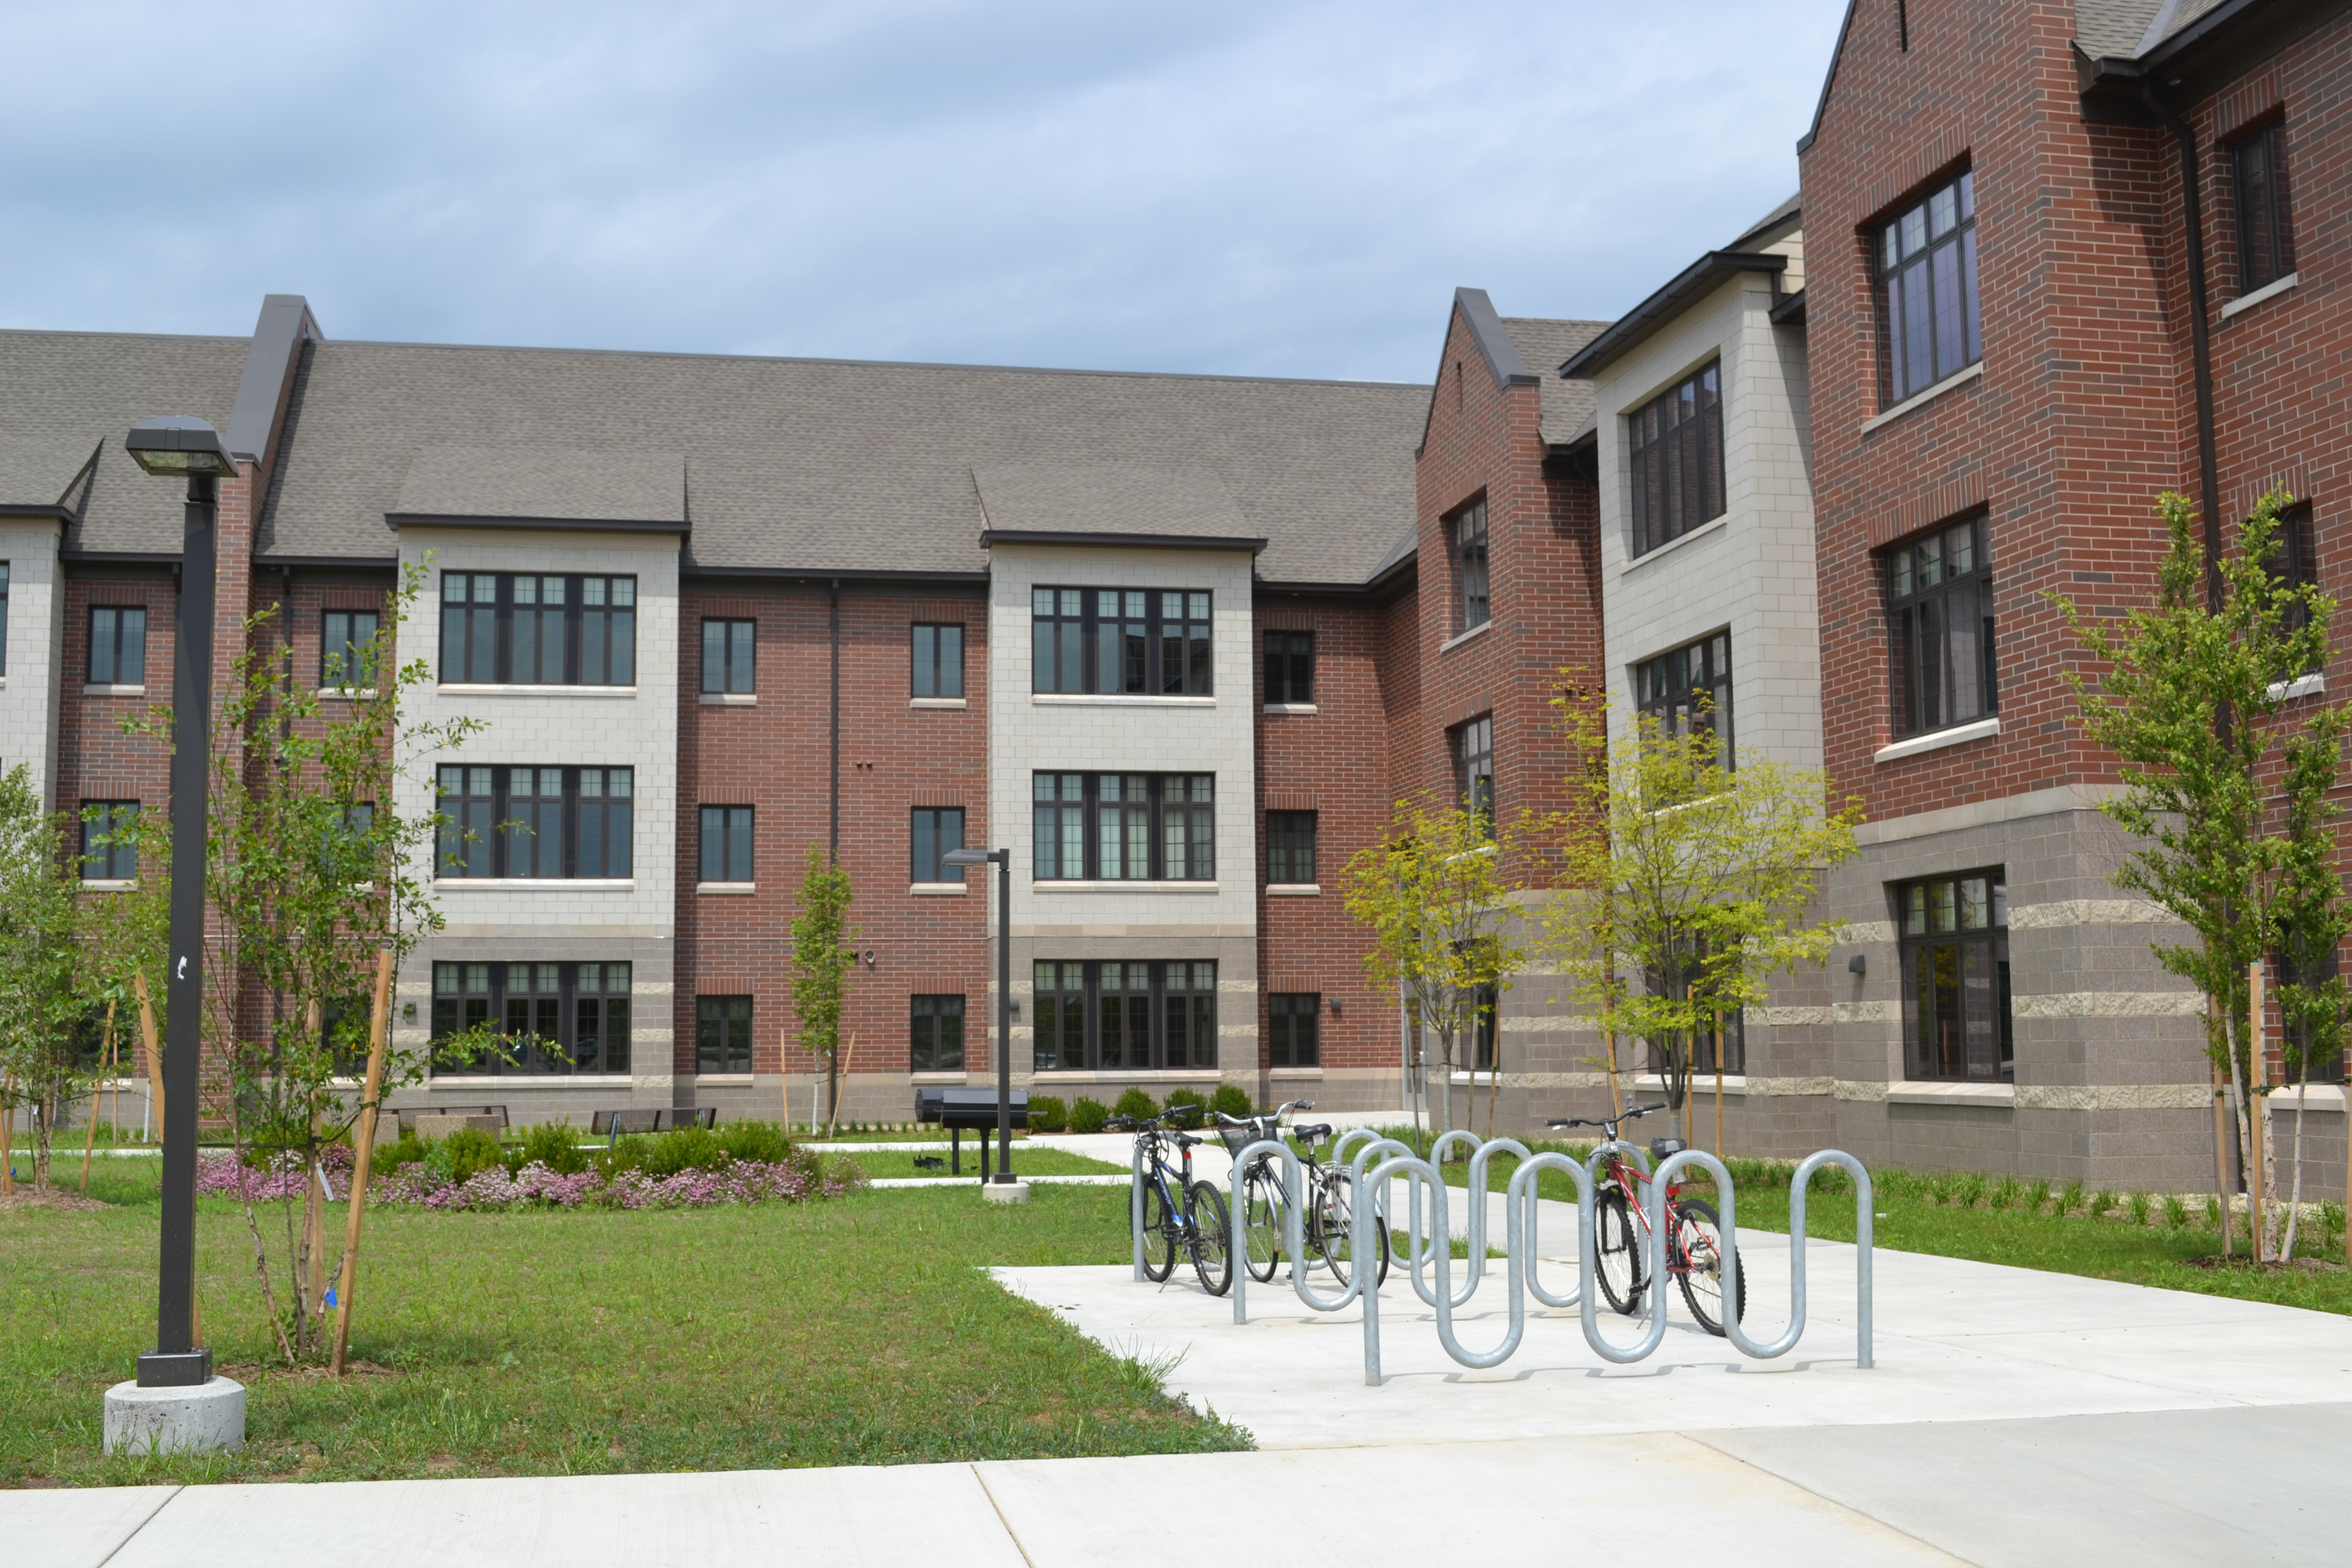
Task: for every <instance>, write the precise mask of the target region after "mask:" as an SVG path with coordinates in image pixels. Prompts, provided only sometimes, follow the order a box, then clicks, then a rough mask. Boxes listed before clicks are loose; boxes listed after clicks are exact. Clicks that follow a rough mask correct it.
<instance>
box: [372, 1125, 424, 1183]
mask: <svg viewBox="0 0 2352 1568" xmlns="http://www.w3.org/2000/svg"><path fill="white" fill-rule="evenodd" d="M424 1159H425V1144H424V1142H422V1141H421V1140H419V1139H418V1138H417V1136H416V1134H415V1132H413V1131H411V1132H404V1133H402V1134H401V1135H400V1136H399V1137H397V1138H395V1139H394V1140H393V1141H392V1142H389V1143H386V1144H383V1145H382V1146H381V1147H379V1148H378V1149H377V1150H376V1152H375V1162H374V1163H375V1169H377V1170H379V1171H382V1172H383V1173H385V1174H386V1175H390V1174H391V1173H393V1172H394V1171H397V1170H399V1169H400V1168H401V1167H402V1166H403V1165H415V1164H421V1163H423V1162H424Z"/></svg>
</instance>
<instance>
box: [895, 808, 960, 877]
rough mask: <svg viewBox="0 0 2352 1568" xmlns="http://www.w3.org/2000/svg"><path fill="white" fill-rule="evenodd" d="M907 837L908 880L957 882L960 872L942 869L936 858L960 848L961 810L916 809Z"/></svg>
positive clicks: (956, 868) (957, 867)
mask: <svg viewBox="0 0 2352 1568" xmlns="http://www.w3.org/2000/svg"><path fill="white" fill-rule="evenodd" d="M910 816H911V817H912V821H911V822H910V824H909V828H908V840H909V842H910V844H911V847H912V848H913V850H914V857H913V858H914V868H913V870H912V872H911V873H910V877H909V879H910V880H913V881H917V882H961V881H962V880H963V868H962V867H961V866H944V865H941V864H940V857H941V856H943V855H945V854H946V853H947V852H948V851H949V850H950V849H961V848H962V847H963V807H961V806H960V805H919V806H917V807H915V809H914V811H913V812H912V813H911V814H910Z"/></svg>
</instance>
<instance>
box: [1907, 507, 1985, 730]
mask: <svg viewBox="0 0 2352 1568" xmlns="http://www.w3.org/2000/svg"><path fill="white" fill-rule="evenodd" d="M1985 532H1986V530H1985V520H1984V519H1983V518H1980V517H1979V518H1976V519H1974V520H1972V521H1968V522H1958V523H1954V524H1953V525H1952V526H1950V527H1949V528H1942V529H1938V530H1937V531H1935V532H1933V533H1930V534H1928V535H1927V536H1926V537H1924V538H1921V539H1916V540H1913V541H1912V542H1909V543H1907V544H1901V545H1897V546H1896V547H1895V549H1894V550H1893V551H1891V552H1888V554H1887V559H1886V597H1887V607H1888V611H1889V615H1888V622H1889V625H1890V626H1891V628H1892V630H1893V632H1894V637H1895V647H1894V665H1895V668H1894V672H1893V687H1894V694H1895V732H1896V733H1897V734H1902V735H1916V734H1921V733H1924V732H1925V731H1929V730H1941V729H1945V728H1947V727H1948V726H1950V725H1953V724H1966V723H1968V722H1969V721H1972V720H1976V719H1982V718H1984V717H1986V716H1987V715H1988V714H1992V713H1997V712H1999V711H2000V687H1999V685H1998V683H1997V681H1996V679H1995V674H1996V668H1995V664H1994V658H1993V613H1992V612H1993V598H1992V560H1991V557H1990V553H1989V552H1988V551H1987V548H1986V546H1987V543H1988V541H1987V539H1986V537H1985Z"/></svg>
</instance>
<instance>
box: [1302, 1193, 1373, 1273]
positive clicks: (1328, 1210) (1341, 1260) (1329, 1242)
mask: <svg viewBox="0 0 2352 1568" xmlns="http://www.w3.org/2000/svg"><path fill="white" fill-rule="evenodd" d="M1315 1220H1316V1225H1315V1249H1316V1250H1317V1251H1318V1252H1320V1253H1321V1254H1322V1255H1323V1261H1324V1263H1325V1264H1326V1265H1327V1266H1328V1267H1329V1268H1330V1270H1331V1278H1332V1279H1335V1280H1337V1281H1338V1282H1339V1284H1341V1285H1345V1284H1347V1283H1348V1279H1349V1270H1350V1269H1351V1268H1353V1267H1354V1266H1355V1251H1356V1228H1355V1224H1354V1221H1355V1207H1354V1205H1353V1203H1352V1202H1351V1201H1350V1195H1349V1191H1348V1178H1347V1177H1346V1176H1345V1175H1344V1174H1341V1175H1335V1176H1334V1177H1333V1178H1332V1179H1331V1180H1329V1181H1328V1182H1326V1183H1324V1184H1323V1190H1322V1191H1321V1192H1320V1193H1318V1194H1317V1195H1316V1203H1315ZM1372 1245H1373V1246H1374V1247H1377V1248H1379V1250H1380V1266H1379V1268H1378V1269H1377V1271H1375V1272H1374V1274H1373V1276H1372V1282H1373V1283H1374V1284H1375V1285H1385V1284H1387V1283H1388V1279H1389V1222H1388V1219H1387V1217H1386V1216H1385V1215H1373V1216H1372Z"/></svg>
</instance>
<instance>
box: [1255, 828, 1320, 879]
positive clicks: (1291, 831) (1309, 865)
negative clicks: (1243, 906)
mask: <svg viewBox="0 0 2352 1568" xmlns="http://www.w3.org/2000/svg"><path fill="white" fill-rule="evenodd" d="M1265 879H1266V881H1267V882H1269V883H1271V884H1274V885H1276V886H1301V885H1306V884H1310V883H1312V882H1313V881H1314V880H1315V813H1313V812H1311V811H1269V812H1267V813H1266V814H1265Z"/></svg>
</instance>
